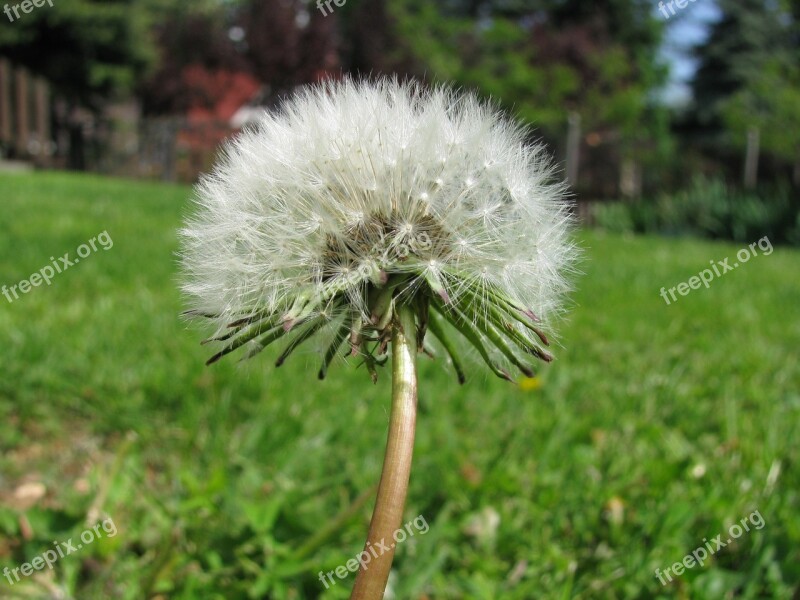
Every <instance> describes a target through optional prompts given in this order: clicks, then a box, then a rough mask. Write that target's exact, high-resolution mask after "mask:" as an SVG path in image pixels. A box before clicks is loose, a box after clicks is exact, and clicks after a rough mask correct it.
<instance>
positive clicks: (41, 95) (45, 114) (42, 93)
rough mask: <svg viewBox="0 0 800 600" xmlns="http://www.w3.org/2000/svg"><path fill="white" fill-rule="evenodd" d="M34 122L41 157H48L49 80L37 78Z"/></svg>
mask: <svg viewBox="0 0 800 600" xmlns="http://www.w3.org/2000/svg"><path fill="white" fill-rule="evenodd" d="M33 89H34V110H35V116H34V123H35V126H36V140H37V141H38V142H39V157H40V158H42V159H46V158H47V157H48V156H49V155H50V102H49V99H50V90H49V88H48V85H47V82H46V81H45V80H44V79H42V78H37V79H36V80H35V82H34V88H33Z"/></svg>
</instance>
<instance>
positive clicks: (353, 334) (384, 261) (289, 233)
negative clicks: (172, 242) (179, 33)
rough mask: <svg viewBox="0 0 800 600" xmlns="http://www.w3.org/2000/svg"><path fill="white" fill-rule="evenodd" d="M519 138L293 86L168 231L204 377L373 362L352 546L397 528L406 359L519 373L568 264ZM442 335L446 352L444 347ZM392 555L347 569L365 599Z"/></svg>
mask: <svg viewBox="0 0 800 600" xmlns="http://www.w3.org/2000/svg"><path fill="white" fill-rule="evenodd" d="M528 137H529V132H528V131H527V130H526V129H525V128H523V127H521V126H519V125H517V124H515V123H513V122H511V121H509V120H508V119H506V118H505V117H504V116H503V115H502V114H501V113H499V112H498V111H497V110H496V109H494V108H493V107H492V106H490V105H487V104H486V103H483V102H481V101H479V100H478V99H477V98H476V97H475V96H473V95H471V94H469V93H459V92H455V91H452V90H450V89H447V88H438V89H434V90H428V89H424V88H422V87H421V86H419V85H417V84H414V83H401V82H398V81H396V80H379V81H373V82H360V83H357V82H353V81H349V80H345V81H342V82H337V83H327V84H322V85H318V86H313V87H309V88H306V89H305V90H304V91H302V92H300V93H298V94H297V95H295V96H294V97H293V98H291V99H290V100H288V101H287V102H286V103H285V104H284V105H283V107H282V108H281V110H280V111H278V112H275V113H272V114H265V115H264V117H263V118H262V120H261V121H260V123H258V125H257V126H256V127H254V128H253V129H251V130H248V131H245V132H243V133H242V134H241V135H240V136H239V137H237V138H236V139H235V140H233V141H231V142H230V143H229V144H228V145H227V147H226V149H225V153H224V156H223V157H222V158H221V160H220V161H219V164H218V165H217V166H216V167H215V168H214V170H213V172H212V173H211V174H210V175H208V176H206V177H205V178H203V179H202V180H201V182H200V183H199V184H198V186H197V190H196V194H195V196H196V209H195V211H194V213H193V215H192V216H191V217H190V218H189V220H188V223H187V225H186V227H185V228H184V229H183V230H182V242H183V244H182V261H183V268H184V273H185V283H184V290H185V292H186V293H187V295H188V297H189V298H190V302H191V310H190V311H189V314H191V315H193V316H198V317H205V318H207V319H210V320H211V322H212V323H213V324H214V326H215V333H214V334H213V335H212V336H211V338H210V339H209V340H207V341H208V342H214V343H217V344H221V346H220V348H219V351H218V352H217V353H216V354H215V355H214V356H213V357H212V358H211V359H210V360H209V363H212V362H215V361H216V360H219V359H220V358H222V357H223V356H225V355H227V354H229V353H231V352H234V351H237V350H240V349H241V350H242V351H243V352H244V353H245V354H244V356H245V357H251V356H253V355H255V354H257V353H258V352H260V351H261V350H263V349H264V348H266V347H267V346H269V345H271V344H273V343H275V342H278V341H279V340H283V341H284V343H285V347H284V349H283V351H282V352H281V353H280V355H279V357H278V359H277V365H278V366H280V365H281V364H283V362H284V361H285V360H287V358H289V356H290V355H291V354H292V353H293V352H294V351H295V350H296V349H297V348H298V347H299V346H300V345H301V344H304V343H306V342H309V341H310V340H321V341H322V342H323V345H322V351H321V363H320V364H321V366H320V370H319V377H320V378H324V377H325V376H326V374H327V372H328V369H329V367H330V365H331V364H332V363H333V361H334V359H335V358H336V357H337V356H339V355H344V354H347V355H350V356H352V357H354V358H355V359H356V360H357V361H359V362H360V363H363V365H364V367H365V370H366V371H367V372H368V373H369V374H370V376H371V378H372V379H373V381H374V380H376V379H377V376H378V369H379V367H381V366H383V365H384V364H386V363H388V362H389V361H390V360H391V366H392V411H391V420H390V425H389V438H388V444H387V451H386V457H385V460H384V469H383V474H382V477H381V483H380V486H379V489H378V498H377V502H376V507H375V512H374V514H373V519H372V522H371V525H370V532H369V538H368V544H369V543H375V542H377V541H379V540H381V539H382V538H386V539H388V538H389V537H390V536H391V534H392V532H393V531H394V530H395V529H396V528H397V527H398V526H399V525H400V523H401V518H402V510H403V506H404V503H405V497H406V491H407V487H408V479H409V473H410V465H411V454H412V447H413V438H414V427H415V418H416V397H417V382H416V358H417V354H418V352H426V353H430V354H432V355H436V354H439V353H442V354H444V355H445V356H447V357H448V359H449V363H450V364H452V366H453V368H454V370H455V373H456V375H457V377H458V380H459V381H460V382H463V381H464V379H465V369H464V360H463V357H462V355H461V351H462V349H463V348H472V349H473V350H474V353H476V354H477V355H478V356H480V357H481V359H482V360H483V361H484V362H485V363H486V365H487V366H488V367H489V369H490V370H491V371H492V372H493V373H495V374H496V375H497V376H499V377H502V378H504V379H507V380H509V381H512V380H513V379H512V375H511V371H512V370H513V369H517V370H519V371H520V372H521V373H522V374H524V375H525V376H527V377H534V376H535V371H534V368H533V365H532V363H533V362H534V361H536V360H542V361H550V360H552V356H551V354H550V353H549V352H548V350H547V349H546V347H547V346H548V345H549V341H548V333H549V332H546V329H548V328H549V324H550V323H552V319H553V317H554V316H555V315H556V314H557V313H558V312H559V311H560V310H561V307H562V298H563V295H564V293H565V292H566V291H567V289H568V283H567V278H566V275H567V274H568V272H569V271H570V268H571V265H572V264H573V262H574V259H575V256H576V249H575V247H574V245H573V244H572V243H571V242H570V241H569V238H568V229H569V214H568V207H567V204H566V203H565V202H564V199H563V198H564V188H563V185H562V184H560V183H556V182H555V181H554V180H555V178H554V176H553V170H552V167H551V165H550V162H549V160H548V158H547V156H546V153H545V152H544V150H543V148H542V147H541V146H538V145H531V144H529V143H528V142H527V140H528ZM457 338H460V340H458V339H457ZM392 555H393V552H386V553H385V554H384V555H382V556H381V557H379V558H377V559H375V560H373V562H372V564H371V565H369V568H368V569H366V570H365V569H363V568H362V570H361V571H360V572H359V575H358V577H357V578H356V583H355V588H354V591H353V596H352V597H353V598H381V597H382V595H383V592H384V589H385V586H386V581H387V578H388V574H389V570H390V567H391V562H392Z"/></svg>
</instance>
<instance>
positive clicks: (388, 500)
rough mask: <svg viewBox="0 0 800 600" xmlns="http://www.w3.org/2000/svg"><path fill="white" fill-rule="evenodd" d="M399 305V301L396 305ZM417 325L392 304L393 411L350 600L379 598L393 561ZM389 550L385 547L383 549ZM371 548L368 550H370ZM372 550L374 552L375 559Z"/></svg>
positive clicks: (407, 460)
mask: <svg viewBox="0 0 800 600" xmlns="http://www.w3.org/2000/svg"><path fill="white" fill-rule="evenodd" d="M398 304H399V303H398ZM416 338H417V327H416V321H415V318H414V312H413V310H412V309H411V307H409V306H407V305H403V304H400V305H396V308H395V315H394V323H393V329H392V412H391V417H390V418H389V435H388V439H387V441H386V454H385V456H384V460H383V472H382V473H381V481H380V484H379V485H378V497H377V499H376V501H375V509H374V511H373V513H372V521H371V522H370V525H369V534H368V536H367V542H366V544H365V545H364V553H363V554H362V557H367V556H368V557H369V562H368V563H367V562H366V560H367V559H366V558H365V560H364V562H363V563H362V567H361V569H360V570H359V572H358V576H357V577H356V582H355V585H354V586H353V592H352V594H351V595H350V600H380V599H381V598H383V593H384V591H385V590H386V582H387V581H388V579H389V571H390V570H391V568H392V560H393V559H394V551H395V542H394V539H393V535H394V532H395V531H396V530H397V529H399V528H400V525H401V522H402V519H403V508H404V507H405V503H406V494H407V492H408V480H409V477H410V475H411V458H412V455H413V452H414V432H415V428H416V417H417V364H416V360H417V339H416ZM384 548H388V549H387V550H383V549H384ZM370 550H372V551H371V552H370ZM375 554H377V555H378V556H377V557H375Z"/></svg>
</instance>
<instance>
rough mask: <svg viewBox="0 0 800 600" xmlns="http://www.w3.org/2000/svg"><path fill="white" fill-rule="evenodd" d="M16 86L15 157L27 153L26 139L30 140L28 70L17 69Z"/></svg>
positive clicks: (20, 156)
mask: <svg viewBox="0 0 800 600" xmlns="http://www.w3.org/2000/svg"><path fill="white" fill-rule="evenodd" d="M14 80H15V81H14V83H15V86H14V87H15V88H16V96H17V98H16V102H15V104H16V109H17V158H22V157H24V156H27V154H28V141H29V140H30V122H29V120H28V119H29V117H28V72H27V71H26V70H25V69H21V68H20V69H17V72H16V76H15V78H14Z"/></svg>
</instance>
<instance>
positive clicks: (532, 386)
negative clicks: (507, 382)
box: [519, 377, 542, 392]
mask: <svg viewBox="0 0 800 600" xmlns="http://www.w3.org/2000/svg"><path fill="white" fill-rule="evenodd" d="M541 387H542V380H541V378H539V377H523V378H522V379H520V380H519V389H521V390H522V391H523V392H535V391H536V390H538V389H540V388H541Z"/></svg>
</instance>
